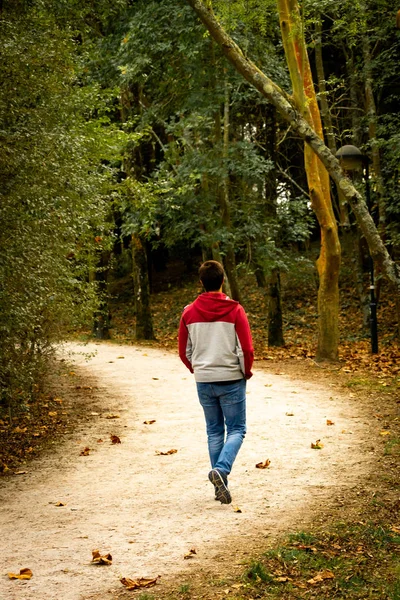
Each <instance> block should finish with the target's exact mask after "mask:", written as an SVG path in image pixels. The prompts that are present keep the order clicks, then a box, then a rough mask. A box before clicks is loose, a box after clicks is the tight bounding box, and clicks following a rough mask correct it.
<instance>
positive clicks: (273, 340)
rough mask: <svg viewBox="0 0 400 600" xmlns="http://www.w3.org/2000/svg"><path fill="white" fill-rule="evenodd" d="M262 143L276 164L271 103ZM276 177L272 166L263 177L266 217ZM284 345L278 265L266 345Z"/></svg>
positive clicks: (271, 292)
mask: <svg viewBox="0 0 400 600" xmlns="http://www.w3.org/2000/svg"><path fill="white" fill-rule="evenodd" d="M264 144H265V147H266V150H267V156H268V158H269V159H270V160H271V161H272V162H273V163H274V165H276V162H277V146H276V109H275V107H274V106H272V105H271V104H269V105H268V107H267V108H266V112H265V137H264ZM276 179H277V178H276V167H275V166H274V168H273V169H272V170H271V171H270V172H269V173H268V176H267V177H266V178H265V212H266V215H267V216H268V217H272V218H273V219H276V215H277V211H276V206H277V187H276V186H277V183H276ZM275 243H276V244H277V246H279V240H275ZM256 276H257V273H256ZM284 345H285V341H284V338H283V319H282V288H281V274H280V269H279V267H274V268H273V269H272V271H271V273H270V276H269V281H268V346H276V347H281V346H284Z"/></svg>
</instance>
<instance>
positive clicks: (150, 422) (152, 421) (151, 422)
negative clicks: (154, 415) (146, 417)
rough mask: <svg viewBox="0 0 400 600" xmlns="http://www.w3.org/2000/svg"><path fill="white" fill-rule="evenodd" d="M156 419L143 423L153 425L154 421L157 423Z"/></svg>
mask: <svg viewBox="0 0 400 600" xmlns="http://www.w3.org/2000/svg"><path fill="white" fill-rule="evenodd" d="M155 422H156V420H155V419H151V420H150V421H143V425H153V423H155Z"/></svg>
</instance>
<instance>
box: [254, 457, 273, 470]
mask: <svg viewBox="0 0 400 600" xmlns="http://www.w3.org/2000/svg"><path fill="white" fill-rule="evenodd" d="M270 464H271V461H270V460H269V458H267V460H266V461H264V462H259V463H257V464H256V469H268V467H269V465H270Z"/></svg>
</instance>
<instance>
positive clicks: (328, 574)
mask: <svg viewBox="0 0 400 600" xmlns="http://www.w3.org/2000/svg"><path fill="white" fill-rule="evenodd" d="M325 579H335V575H334V574H333V573H332V571H328V569H326V570H324V571H320V572H319V573H317V575H316V576H315V577H313V578H312V579H308V580H307V583H310V584H311V585H315V584H316V583H321V582H322V581H325Z"/></svg>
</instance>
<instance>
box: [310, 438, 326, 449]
mask: <svg viewBox="0 0 400 600" xmlns="http://www.w3.org/2000/svg"><path fill="white" fill-rule="evenodd" d="M323 447H324V445H323V444H322V443H321V440H317V441H316V442H315V444H313V443H312V442H311V448H312V449H313V450H321V448H323Z"/></svg>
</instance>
